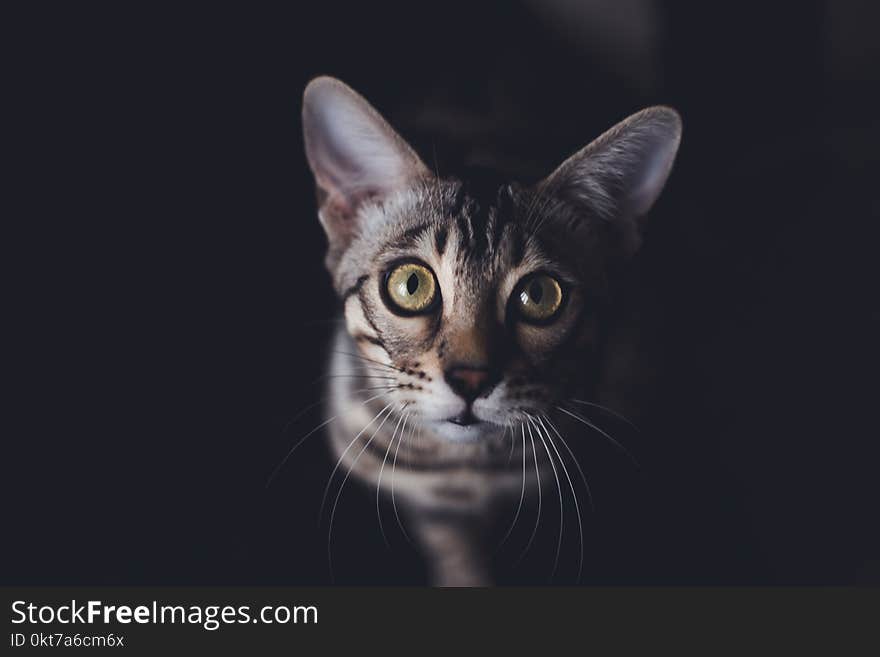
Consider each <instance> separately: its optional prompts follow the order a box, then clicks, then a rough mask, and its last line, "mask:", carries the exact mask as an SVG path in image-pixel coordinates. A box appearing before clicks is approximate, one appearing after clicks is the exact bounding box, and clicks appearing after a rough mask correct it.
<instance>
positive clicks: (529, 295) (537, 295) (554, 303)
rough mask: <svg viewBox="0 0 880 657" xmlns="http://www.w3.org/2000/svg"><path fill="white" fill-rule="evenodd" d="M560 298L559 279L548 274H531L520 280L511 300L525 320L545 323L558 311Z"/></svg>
mask: <svg viewBox="0 0 880 657" xmlns="http://www.w3.org/2000/svg"><path fill="white" fill-rule="evenodd" d="M562 299H563V296H562V286H561V285H560V284H559V281H557V280H556V279H555V278H553V277H552V276H550V275H549V274H533V275H531V276H528V277H526V278H524V279H523V280H522V281H521V282H520V284H519V285H518V286H517V288H516V290H515V291H514V293H513V298H512V300H511V301H512V302H513V305H514V307H515V308H516V310H517V312H518V313H519V316H520V317H521V318H522V319H524V320H525V321H527V322H531V323H533V324H546V323H547V322H549V321H551V320H552V319H554V318H555V317H556V315H557V314H558V313H559V310H560V309H561V308H562Z"/></svg>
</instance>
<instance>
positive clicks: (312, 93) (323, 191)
mask: <svg viewBox="0 0 880 657" xmlns="http://www.w3.org/2000/svg"><path fill="white" fill-rule="evenodd" d="M302 117H303V136H304V139H305V147H306V157H307V158H308V161H309V166H310V167H311V169H312V173H313V174H314V176H315V183H316V184H317V187H318V203H319V205H320V210H319V216H320V219H321V224H322V225H323V226H324V230H325V231H326V233H327V237H328V239H329V241H330V256H331V260H332V259H334V257H336V256H338V255H339V254H340V253H341V252H342V251H344V250H345V248H346V247H347V246H348V243H349V242H350V241H351V238H352V237H353V236H354V235H355V234H356V233H357V231H358V229H359V227H358V226H357V216H358V209H359V208H360V207H361V205H362V204H363V203H364V202H366V201H381V200H382V198H383V197H386V196H388V195H389V194H391V193H393V192H394V191H396V190H399V189H402V188H404V187H406V186H407V185H408V184H410V183H412V182H413V181H414V180H415V179H417V178H419V177H423V176H426V175H427V173H428V170H427V168H426V167H425V165H424V164H423V163H422V161H421V160H420V159H419V157H418V156H417V155H416V154H415V152H414V151H413V150H412V148H410V147H409V145H408V144H407V143H406V142H405V141H404V140H403V139H402V138H401V137H400V135H398V134H397V133H396V132H395V131H394V129H393V128H391V126H390V125H388V123H387V122H386V121H385V119H383V118H382V117H381V116H380V115H379V113H378V112H377V111H376V110H375V109H373V107H372V106H371V105H370V104H369V103H368V102H367V101H366V100H364V99H363V98H362V97H361V96H360V95H359V94H358V93H357V92H355V91H354V90H353V89H351V88H350V87H349V86H347V85H346V84H344V83H342V82H340V81H339V80H336V79H334V78H330V77H319V78H315V79H314V80H312V81H311V82H310V83H309V84H308V86H307V87H306V90H305V93H304V95H303V112H302ZM334 254H335V256H334Z"/></svg>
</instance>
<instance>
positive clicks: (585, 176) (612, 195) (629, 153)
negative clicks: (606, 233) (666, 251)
mask: <svg viewBox="0 0 880 657" xmlns="http://www.w3.org/2000/svg"><path fill="white" fill-rule="evenodd" d="M680 140H681V117H680V116H679V115H678V112H676V111H675V110H674V109H672V108H671V107H663V106H657V107H649V108H647V109H644V110H642V111H641V112H637V113H636V114H633V115H632V116H630V117H629V118H626V119H624V120H623V121H621V122H620V123H618V124H617V125H615V126H614V127H613V128H611V129H610V130H608V131H606V132H605V133H603V134H602V135H601V136H600V137H598V138H597V139H595V140H594V141H593V142H591V143H590V144H589V145H588V146H586V147H585V148H583V149H581V150H580V151H578V152H577V153H575V154H574V155H572V156H571V157H570V158H568V159H567V160H566V161H565V162H563V163H562V164H561V165H560V166H559V167H558V168H557V169H556V171H554V172H553V173H552V174H551V175H550V176H548V177H547V178H546V179H545V180H544V181H543V182H541V183H540V184H539V190H540V191H541V192H542V193H551V194H554V195H556V196H557V197H560V198H562V199H564V200H566V201H569V202H572V203H575V204H579V205H581V206H583V207H585V208H587V209H588V210H589V211H591V212H592V213H593V214H596V215H598V216H599V217H601V218H603V219H605V220H608V221H610V222H614V223H616V224H617V227H618V228H619V229H620V234H621V236H622V239H623V243H624V249H625V250H626V251H627V252H628V253H629V254H632V253H634V252H635V250H636V249H637V248H638V246H639V244H640V242H641V234H640V233H641V223H642V222H641V221H640V219H642V218H643V217H644V216H645V214H647V212H648V210H650V209H651V206H652V205H654V202H655V201H656V200H657V197H658V196H660V192H661V191H662V190H663V186H664V185H665V184H666V179H667V178H668V177H669V173H670V171H671V170H672V163H673V161H674V160H675V155H676V153H677V152H678V144H679V142H680Z"/></svg>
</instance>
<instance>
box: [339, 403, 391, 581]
mask: <svg viewBox="0 0 880 657" xmlns="http://www.w3.org/2000/svg"><path fill="white" fill-rule="evenodd" d="M401 408H402V407H401ZM393 413H394V409H392V410H391V411H389V412H388V413H387V414H386V415H385V417H384V418H382V421H381V422H380V423H379V426H377V427H376V429H375V430H374V431H373V435H372V436H370V439H369V440H368V441H367V442H366V443H364V446H363V447H361V451H360V452H358V454H357V456H355V457H354V460H353V461H352V462H351V465H349V466H348V472H346V473H345V477H344V478H343V479H342V483H341V484H339V490H338V491H337V493H336V499H335V500H333V508H332V509H331V510H330V526H329V528H328V529H327V563H328V565H329V568H330V579H331V581H332V580H333V552H332V550H331V544H332V542H333V520H334V519H335V518H336V507H337V506H339V498H340V497H342V491H343V490H345V482H347V481H348V478H349V477H350V476H351V472H352V470H354V466H355V465H357V462H358V460H359V459H360V458H361V456H363V455H364V452H366V451H367V448H368V447H369V446H370V443H372V442H373V439H374V438H375V437H376V436H377V435H378V433H379V431H380V430H381V429H382V427H383V426H384V424H385V422H386V421H387V420H388V418H389V417H391V415H392V414H393Z"/></svg>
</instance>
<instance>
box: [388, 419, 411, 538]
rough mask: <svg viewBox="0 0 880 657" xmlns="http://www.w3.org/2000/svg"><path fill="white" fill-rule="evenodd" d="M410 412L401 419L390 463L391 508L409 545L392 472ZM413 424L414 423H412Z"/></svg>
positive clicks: (395, 467)
mask: <svg viewBox="0 0 880 657" xmlns="http://www.w3.org/2000/svg"><path fill="white" fill-rule="evenodd" d="M411 415H412V413H407V415H406V419H404V421H403V428H402V429H401V430H400V437H399V438H398V439H397V448H396V449H395V450H394V461H393V462H392V463H391V508H392V509H394V518H395V520H397V526H398V527H400V531H401V532H402V533H403V536H404V538H406V540H407V542H408V543H409V544H410V545H413V541H412V539H411V538H410V537H409V534H407V532H406V529H405V528H404V526H403V522H401V520H400V513H399V512H398V510H397V498H396V497H395V496H394V474H395V472H397V454H398V452H400V446H401V445H402V444H403V435H404V432H405V431H406V423H407V421H408V420H409V418H410V416H411ZM413 426H415V423H414V424H413Z"/></svg>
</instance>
